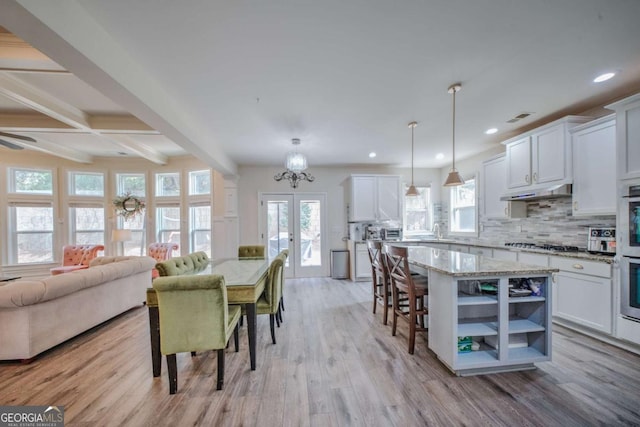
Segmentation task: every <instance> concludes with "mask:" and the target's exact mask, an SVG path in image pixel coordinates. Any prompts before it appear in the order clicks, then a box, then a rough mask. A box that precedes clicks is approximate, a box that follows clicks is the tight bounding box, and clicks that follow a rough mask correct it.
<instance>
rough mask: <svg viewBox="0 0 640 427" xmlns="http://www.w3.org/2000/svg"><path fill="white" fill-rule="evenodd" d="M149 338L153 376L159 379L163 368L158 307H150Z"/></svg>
mask: <svg viewBox="0 0 640 427" xmlns="http://www.w3.org/2000/svg"><path fill="white" fill-rule="evenodd" d="M148 310H149V336H150V338H151V364H152V366H153V376H154V377H159V376H160V370H161V366H162V354H160V314H159V312H158V307H157V306H156V307H153V306H149V307H148Z"/></svg>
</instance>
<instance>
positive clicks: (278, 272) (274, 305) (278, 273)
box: [243, 253, 286, 344]
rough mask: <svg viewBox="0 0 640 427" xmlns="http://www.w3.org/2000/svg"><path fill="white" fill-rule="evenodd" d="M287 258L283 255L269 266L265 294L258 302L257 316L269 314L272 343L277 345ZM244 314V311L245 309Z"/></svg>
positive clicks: (263, 293)
mask: <svg viewBox="0 0 640 427" xmlns="http://www.w3.org/2000/svg"><path fill="white" fill-rule="evenodd" d="M285 259H286V256H285V255H284V254H282V253H280V254H278V256H277V257H275V258H274V259H273V261H271V264H269V271H268V273H267V278H266V280H267V283H265V286H264V292H262V295H260V298H259V299H258V301H257V302H256V314H258V315H260V314H268V315H269V328H270V330H271V341H272V342H273V343H274V344H275V343H276V330H275V323H276V322H277V323H278V327H280V320H281V318H280V316H279V314H278V312H279V309H280V300H281V299H282V286H283V282H284V262H285ZM243 314H244V309H243Z"/></svg>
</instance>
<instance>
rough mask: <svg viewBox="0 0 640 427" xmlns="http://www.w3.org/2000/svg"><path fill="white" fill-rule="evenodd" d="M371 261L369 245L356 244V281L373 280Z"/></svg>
mask: <svg viewBox="0 0 640 427" xmlns="http://www.w3.org/2000/svg"><path fill="white" fill-rule="evenodd" d="M371 274H372V272H371V261H370V260H369V252H368V251H367V245H365V244H363V243H356V279H371Z"/></svg>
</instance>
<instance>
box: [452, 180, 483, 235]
mask: <svg viewBox="0 0 640 427" xmlns="http://www.w3.org/2000/svg"><path fill="white" fill-rule="evenodd" d="M471 181H473V184H474V194H473V205H465V206H461V207H456V206H454V197H455V196H456V195H457V192H458V191H459V190H460V188H461V187H463V186H464V185H469V183H470V182H471ZM464 185H458V186H454V187H449V227H448V228H449V230H448V231H449V234H450V235H453V236H478V233H479V232H478V228H479V227H478V200H479V198H478V175H477V174H474V175H473V176H470V177H468V178H465V183H464ZM456 199H457V197H456ZM462 208H473V230H456V229H455V228H454V224H455V221H454V215H455V212H456V211H458V210H460V209H462Z"/></svg>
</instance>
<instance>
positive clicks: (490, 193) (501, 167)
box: [482, 157, 508, 218]
mask: <svg viewBox="0 0 640 427" xmlns="http://www.w3.org/2000/svg"><path fill="white" fill-rule="evenodd" d="M482 172H483V173H482V182H483V186H482V201H483V209H482V210H483V213H484V217H485V218H504V217H506V216H507V214H508V208H507V202H503V201H501V200H500V197H501V196H502V195H503V194H504V193H505V192H506V190H507V172H506V161H505V158H504V157H499V158H497V159H492V160H489V161H486V162H484V163H483V164H482Z"/></svg>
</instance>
